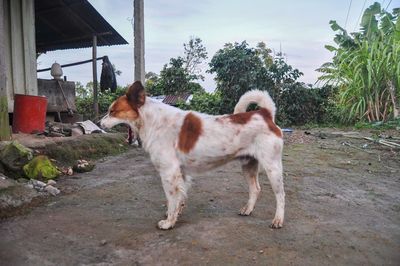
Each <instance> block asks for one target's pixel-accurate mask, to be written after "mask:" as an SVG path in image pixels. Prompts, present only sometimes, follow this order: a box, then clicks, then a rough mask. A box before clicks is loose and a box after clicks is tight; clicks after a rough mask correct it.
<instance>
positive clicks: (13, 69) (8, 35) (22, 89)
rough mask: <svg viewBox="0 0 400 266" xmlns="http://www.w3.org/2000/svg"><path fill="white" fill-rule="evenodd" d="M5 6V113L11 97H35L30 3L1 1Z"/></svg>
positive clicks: (28, 0) (32, 7) (32, 8)
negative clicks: (6, 101)
mask: <svg viewBox="0 0 400 266" xmlns="http://www.w3.org/2000/svg"><path fill="white" fill-rule="evenodd" d="M0 1H3V5H4V13H5V15H4V29H5V40H4V42H5V50H6V51H5V54H6V77H7V79H6V82H7V85H6V87H7V96H8V111H9V112H13V109H14V94H28V95H38V88H37V74H36V45H35V42H36V40H35V3H34V1H33V0H0Z"/></svg>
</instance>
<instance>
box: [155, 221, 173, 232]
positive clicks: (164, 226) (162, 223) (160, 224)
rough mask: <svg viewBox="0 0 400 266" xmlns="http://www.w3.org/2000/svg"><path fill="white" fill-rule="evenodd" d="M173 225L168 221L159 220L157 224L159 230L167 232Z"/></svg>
mask: <svg viewBox="0 0 400 266" xmlns="http://www.w3.org/2000/svg"><path fill="white" fill-rule="evenodd" d="M174 225H175V224H174V223H172V222H170V221H168V220H161V221H159V222H158V228H160V229H161V230H168V229H172V228H173V227H174Z"/></svg>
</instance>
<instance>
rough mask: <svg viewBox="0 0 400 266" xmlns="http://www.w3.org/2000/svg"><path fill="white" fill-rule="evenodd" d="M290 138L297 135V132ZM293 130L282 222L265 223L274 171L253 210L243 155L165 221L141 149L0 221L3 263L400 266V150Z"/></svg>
mask: <svg viewBox="0 0 400 266" xmlns="http://www.w3.org/2000/svg"><path fill="white" fill-rule="evenodd" d="M291 138H292V139H294V141H293V140H291ZM344 142H351V144H352V145H354V146H355V147H361V146H362V145H364V144H365V141H362V140H356V139H348V138H344V137H342V138H340V137H339V138H328V139H324V140H321V139H317V138H314V137H310V136H308V137H304V136H303V135H302V132H295V133H294V134H293V135H292V136H291V137H290V138H289V139H288V140H287V144H286V145H285V150H284V157H283V160H284V172H285V189H286V217H285V218H286V221H285V224H284V227H283V228H282V229H279V230H273V229H270V228H269V227H268V225H269V223H270V221H271V220H272V218H273V215H274V212H275V200H274V196H273V193H272V190H271V188H270V185H269V183H268V180H267V177H266V175H265V174H264V173H263V174H262V175H261V176H260V182H261V187H262V194H261V197H260V199H259V201H258V204H257V206H256V209H255V211H254V212H253V214H252V215H251V216H248V217H242V216H239V215H237V213H238V210H239V209H240V207H242V205H243V204H245V202H246V200H247V196H248V194H247V185H246V182H245V180H244V178H242V176H241V173H240V167H239V165H238V163H237V162H236V163H235V162H232V163H230V164H228V165H226V166H224V167H222V168H219V169H217V170H214V171H212V172H209V173H206V174H202V175H199V176H195V178H194V184H193V187H192V190H191V191H190V192H189V200H188V202H187V203H188V206H187V207H186V209H185V210H184V212H183V214H182V216H181V217H180V220H179V221H178V223H177V225H176V227H175V228H174V229H173V230H169V231H161V230H159V229H157V228H156V224H157V221H158V220H160V219H163V217H164V213H165V198H164V193H163V191H162V188H161V182H160V179H159V177H158V175H157V173H156V171H155V169H154V168H153V167H152V165H151V163H150V161H149V158H148V156H147V155H146V154H145V153H144V152H143V151H142V150H140V149H134V148H133V149H130V150H129V151H128V152H126V153H124V154H122V155H119V156H114V157H109V158H107V159H104V160H101V161H99V162H98V163H97V166H96V168H95V170H94V171H92V172H90V173H85V174H77V175H75V176H73V177H64V178H62V179H61V180H59V181H58V184H57V186H58V187H59V188H60V189H61V191H62V194H61V196H57V197H51V198H49V199H47V200H46V201H45V202H44V203H43V204H42V205H41V206H39V207H36V208H27V209H25V210H24V211H23V212H22V213H21V214H20V215H18V216H14V217H11V218H7V219H4V220H2V221H0V264H1V265H55V264H57V265H178V264H179V265H206V264H207V265H249V264H258V265H267V264H268V265H322V264H329V265H353V264H358V265H360V264H361V265H371V264H373V265H398V264H399V261H400V193H399V191H400V163H399V161H400V160H399V159H400V158H399V153H398V152H396V151H394V150H390V149H388V148H386V147H381V146H376V145H374V144H371V143H368V148H367V149H365V150H362V149H361V148H354V147H352V146H348V145H343V143H344Z"/></svg>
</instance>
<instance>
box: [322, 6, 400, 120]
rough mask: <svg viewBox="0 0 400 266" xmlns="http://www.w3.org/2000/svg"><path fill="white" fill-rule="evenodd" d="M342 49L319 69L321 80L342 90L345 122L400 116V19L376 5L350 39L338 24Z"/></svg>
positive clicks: (337, 40)
mask: <svg viewBox="0 0 400 266" xmlns="http://www.w3.org/2000/svg"><path fill="white" fill-rule="evenodd" d="M330 24H331V28H332V29H333V30H334V31H336V32H337V34H336V36H335V38H334V41H335V43H336V44H337V45H338V47H337V48H336V47H333V46H326V48H327V49H328V50H329V51H331V52H334V53H335V54H334V57H333V61H332V62H328V63H325V64H323V65H322V66H321V68H320V69H319V71H320V72H322V73H323V75H322V76H321V77H320V80H322V81H324V82H326V83H328V84H334V85H337V86H338V87H339V95H338V98H337V104H338V107H339V109H340V111H341V112H342V114H345V115H343V116H342V117H343V120H345V121H362V120H365V119H367V120H368V121H385V120H387V119H388V118H389V117H390V114H393V117H397V116H398V115H399V102H398V99H399V97H400V18H399V9H394V10H393V14H391V13H389V12H387V11H385V10H383V9H381V6H380V4H379V3H377V2H375V3H374V4H373V5H371V6H370V7H368V8H367V9H366V10H365V12H364V14H363V17H362V21H361V24H360V27H361V28H360V31H359V32H355V33H351V34H350V35H349V34H348V33H347V32H346V30H345V29H343V28H342V27H340V26H339V25H338V24H337V23H336V21H331V22H330Z"/></svg>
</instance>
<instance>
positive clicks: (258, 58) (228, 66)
mask: <svg viewBox="0 0 400 266" xmlns="http://www.w3.org/2000/svg"><path fill="white" fill-rule="evenodd" d="M271 53H272V51H271V50H270V49H268V48H267V47H266V45H265V44H264V43H262V42H261V43H259V44H258V45H257V48H251V47H249V45H248V44H247V42H246V41H243V42H242V43H234V44H232V43H228V44H225V46H224V48H223V49H220V50H219V51H218V52H217V53H216V54H215V55H214V56H213V58H212V59H211V62H210V70H209V72H210V73H215V74H216V78H215V80H216V82H217V91H219V92H220V93H221V97H222V105H223V106H222V110H221V111H222V112H224V113H231V112H232V111H233V108H234V106H235V104H236V103H237V101H238V100H239V98H240V96H242V95H243V94H244V93H245V92H246V91H248V90H252V89H259V90H268V91H269V93H270V95H271V97H272V98H273V99H274V100H275V102H276V103H279V102H280V98H281V94H282V90H284V88H285V86H284V85H286V84H292V83H294V82H295V81H296V80H297V78H298V77H299V76H300V75H302V73H301V72H300V71H299V70H297V69H294V68H293V67H292V66H290V65H288V64H287V63H286V62H285V61H284V60H283V57H282V55H281V54H278V56H276V57H273V56H272V55H271Z"/></svg>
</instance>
